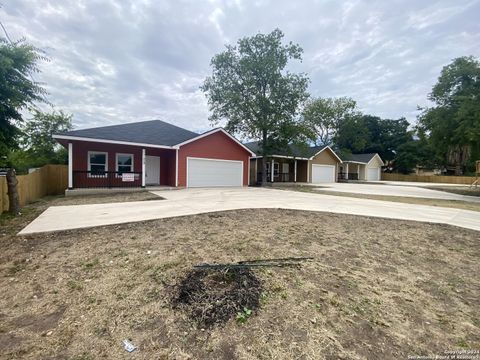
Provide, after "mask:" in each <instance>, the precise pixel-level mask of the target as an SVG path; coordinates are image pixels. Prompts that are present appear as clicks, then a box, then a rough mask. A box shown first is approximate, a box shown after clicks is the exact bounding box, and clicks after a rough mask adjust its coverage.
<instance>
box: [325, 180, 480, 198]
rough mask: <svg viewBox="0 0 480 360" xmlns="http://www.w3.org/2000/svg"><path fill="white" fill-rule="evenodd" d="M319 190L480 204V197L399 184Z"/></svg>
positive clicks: (338, 185) (330, 186)
mask: <svg viewBox="0 0 480 360" xmlns="http://www.w3.org/2000/svg"><path fill="white" fill-rule="evenodd" d="M319 190H327V191H335V192H346V193H356V194H369V195H385V196H406V197H416V198H427V199H442V200H458V201H469V202H480V197H478V196H466V195H460V194H452V193H449V192H445V191H439V190H431V189H426V188H424V187H419V186H413V185H406V186H405V185H399V184H398V183H396V184H388V183H369V184H355V183H332V184H325V185H324V186H321V187H320V188H319Z"/></svg>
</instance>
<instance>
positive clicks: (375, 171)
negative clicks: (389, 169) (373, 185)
mask: <svg viewBox="0 0 480 360" xmlns="http://www.w3.org/2000/svg"><path fill="white" fill-rule="evenodd" d="M367 180H368V181H379V180H380V168H378V167H376V168H368V169H367Z"/></svg>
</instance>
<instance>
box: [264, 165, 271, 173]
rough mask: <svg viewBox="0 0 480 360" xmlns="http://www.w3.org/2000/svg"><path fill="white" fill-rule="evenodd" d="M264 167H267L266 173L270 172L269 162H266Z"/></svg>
mask: <svg viewBox="0 0 480 360" xmlns="http://www.w3.org/2000/svg"><path fill="white" fill-rule="evenodd" d="M265 168H266V169H267V173H269V172H270V163H269V162H267V163H266V164H265Z"/></svg>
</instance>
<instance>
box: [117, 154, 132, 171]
mask: <svg viewBox="0 0 480 360" xmlns="http://www.w3.org/2000/svg"><path fill="white" fill-rule="evenodd" d="M115 163H116V171H117V172H118V173H120V174H123V173H124V172H125V173H130V172H133V154H117V155H116V161H115Z"/></svg>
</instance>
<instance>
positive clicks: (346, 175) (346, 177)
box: [345, 163, 348, 180]
mask: <svg viewBox="0 0 480 360" xmlns="http://www.w3.org/2000/svg"><path fill="white" fill-rule="evenodd" d="M345 180H348V163H347V173H346V174H345Z"/></svg>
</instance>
